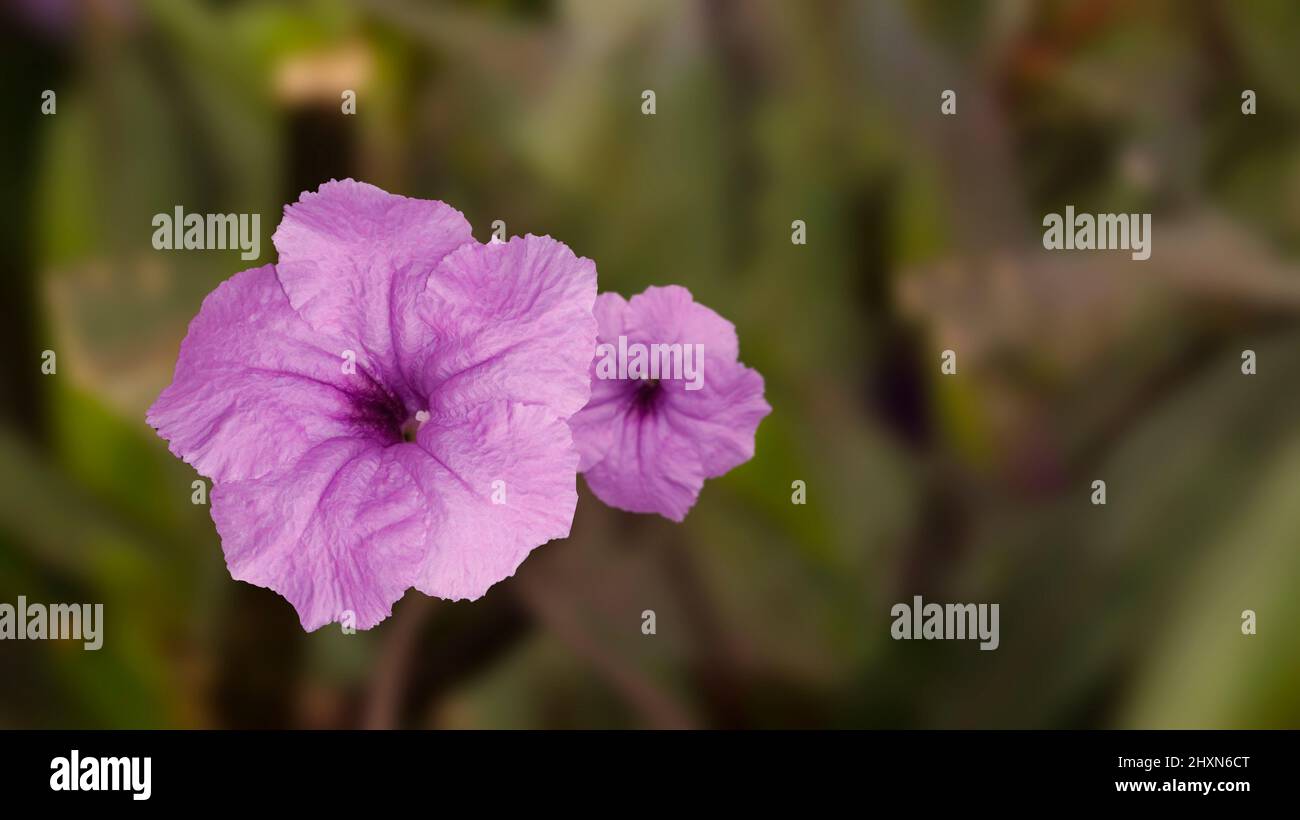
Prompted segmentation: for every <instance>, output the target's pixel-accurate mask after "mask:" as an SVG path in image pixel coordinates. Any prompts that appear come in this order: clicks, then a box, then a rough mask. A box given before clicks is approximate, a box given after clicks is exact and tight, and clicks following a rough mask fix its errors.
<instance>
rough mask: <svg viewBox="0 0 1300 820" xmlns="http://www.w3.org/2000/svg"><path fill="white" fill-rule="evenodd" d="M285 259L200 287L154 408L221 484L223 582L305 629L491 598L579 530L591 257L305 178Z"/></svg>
mask: <svg viewBox="0 0 1300 820" xmlns="http://www.w3.org/2000/svg"><path fill="white" fill-rule="evenodd" d="M274 242H275V246H276V249H277V251H278V252H279V262H278V263H277V264H275V265H265V266H263V267H260V268H254V269H252V270H247V271H244V272H243V273H240V274H237V275H235V276H234V277H232V278H231V279H229V280H228V281H226V282H224V283H223V284H222V285H221V286H220V287H218V288H217V289H216V290H215V291H214V292H213V293H211V294H209V295H208V297H207V298H206V299H205V300H204V302H203V306H202V308H201V309H200V311H199V315H198V316H197V317H196V318H195V319H194V320H193V322H191V324H190V328H189V333H188V335H187V336H186V338H185V340H184V342H183V343H182V344H181V350H180V355H179V358H178V360H177V363H176V373H175V378H174V380H173V382H172V384H171V385H170V386H169V387H167V388H166V389H165V390H164V391H163V392H162V395H160V396H159V397H158V400H157V401H156V402H155V403H154V405H153V407H151V408H150V409H149V411H148V415H147V420H148V422H149V424H150V425H151V426H153V427H154V428H155V429H156V430H157V431H158V433H159V435H161V436H162V437H163V438H165V439H167V441H168V443H169V446H170V448H171V450H172V452H173V453H175V454H176V455H177V456H179V457H180V458H182V459H184V460H185V461H186V462H188V463H190V464H192V465H193V466H194V467H195V468H196V469H197V470H198V471H199V472H200V473H202V474H203V475H206V476H208V477H210V478H211V479H212V480H213V483H214V487H213V492H212V518H213V520H214V522H215V523H216V527H217V530H218V532H219V533H220V535H221V541H222V548H223V550H224V552H225V556H226V562H227V564H228V566H229V568H230V573H231V575H232V576H233V577H234V578H236V579H238V580H242V581H247V582H249V583H252V584H256V585H258V586H263V587H268V588H270V589H272V590H275V591H276V592H278V593H279V594H280V595H283V596H284V597H285V598H286V599H288V601H289V602H290V603H292V604H293V606H294V607H295V608H296V609H297V611H298V616H299V619H300V620H301V622H302V625H303V627H304V628H305V629H307V630H314V629H316V628H318V627H320V626H323V625H325V624H327V623H330V622H333V621H346V620H348V618H349V616H350V617H351V618H353V619H355V621H354V622H355V625H356V626H357V627H358V628H361V629H366V628H369V627H371V626H374V625H375V624H377V623H379V622H380V621H381V620H383V619H384V618H386V617H387V616H388V615H389V614H391V611H392V605H393V603H394V602H395V601H396V600H398V599H399V598H401V597H402V595H403V594H404V593H405V591H406V590H407V589H408V588H409V587H415V588H416V589H418V590H420V591H421V592H423V593H425V594H427V595H434V596H438V597H441V598H449V599H460V598H470V599H473V598H477V597H479V596H481V595H483V594H484V593H485V592H486V591H487V589H488V587H490V586H492V584H494V583H496V582H497V581H500V580H502V579H503V578H506V577H509V576H510V575H511V574H513V573H514V571H515V569H516V568H517V567H518V566H519V564H520V563H521V562H522V561H523V560H524V558H526V557H527V555H528V553H529V552H530V551H531V550H532V549H534V548H535V547H537V546H539V545H540V544H543V543H545V542H547V541H549V540H551V539H555V538H563V537H566V536H567V535H568V534H569V529H570V526H571V525H572V521H573V512H574V508H575V506H576V504H577V493H576V468H577V461H578V458H577V453H576V452H575V450H574V448H573V444H572V438H571V435H570V432H569V429H568V426H567V424H566V420H567V419H568V418H569V417H570V416H571V415H572V414H573V413H574V412H576V411H577V410H578V409H579V408H581V407H582V406H583V405H584V404H585V403H586V401H587V398H588V394H589V389H590V386H589V380H588V365H589V362H590V361H591V355H592V353H591V351H592V346H593V344H594V339H595V320H594V319H593V317H592V312H591V311H592V305H593V302H594V301H595V297H596V270H595V265H594V264H593V263H592V262H591V260H588V259H582V258H578V257H576V256H574V254H573V253H572V252H571V251H570V250H569V249H568V248H567V247H566V246H565V245H563V244H561V243H559V242H556V241H554V240H552V239H550V238H549V237H536V236H527V237H523V238H519V237H515V238H513V239H511V240H510V241H509V242H506V243H500V244H492V245H483V244H479V243H477V242H475V241H474V240H473V238H472V237H471V234H470V226H469V223H468V222H466V220H465V218H464V216H463V215H462V214H461V213H460V212H459V211H457V210H455V209H454V208H451V207H450V206H448V205H445V204H443V203H441V202H434V201H427V200H419V199H408V198H406V197H401V196H394V195H391V194H388V193H386V192H384V191H382V190H380V189H379V188H376V187H374V186H371V185H366V184H363V183H358V182H354V181H352V180H345V181H343V182H333V181H332V182H329V183H327V184H325V185H323V186H321V188H320V191H319V192H318V193H305V194H304V195H303V196H302V197H301V199H300V200H299V201H298V203H297V204H295V205H292V206H289V207H287V208H286V209H285V216H284V220H283V221H282V222H281V223H280V226H279V229H278V230H277V231H276V233H275V236H274Z"/></svg>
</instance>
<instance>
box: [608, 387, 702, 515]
mask: <svg viewBox="0 0 1300 820" xmlns="http://www.w3.org/2000/svg"><path fill="white" fill-rule="evenodd" d="M613 429H614V441H613V444H612V445H611V446H610V448H609V450H608V451H607V452H606V453H605V457H604V458H603V459H601V460H600V462H599V463H597V464H595V465H593V466H592V467H591V468H590V469H589V470H587V471H586V472H585V473H583V475H584V477H585V478H586V479H587V486H588V487H590V488H591V491H592V492H593V493H595V494H596V497H597V498H599V499H600V500H601V501H603V502H605V503H606V504H608V505H609V506H611V507H617V508H618V509H620V510H627V511H628V512H636V513H659V514H660V515H662V516H664V517H666V518H671V519H672V520H673V521H682V520H683V519H684V518H686V513H688V512H690V509H691V507H693V506H694V505H695V500H696V498H698V497H699V494H700V488H701V487H703V486H704V478H705V476H704V470H703V468H702V466H701V464H700V459H699V455H698V454H697V452H696V446H695V444H696V443H695V442H694V441H692V440H690V439H687V438H685V437H683V436H681V435H680V434H679V433H678V432H677V431H676V430H675V429H673V426H672V424H671V423H670V421H669V419H668V418H667V417H666V416H664V415H663V414H659V413H655V412H653V411H644V410H643V409H642V408H639V407H637V406H636V405H634V404H629V405H625V406H624V412H622V413H620V414H619V415H618V417H617V418H615V419H614V421H613Z"/></svg>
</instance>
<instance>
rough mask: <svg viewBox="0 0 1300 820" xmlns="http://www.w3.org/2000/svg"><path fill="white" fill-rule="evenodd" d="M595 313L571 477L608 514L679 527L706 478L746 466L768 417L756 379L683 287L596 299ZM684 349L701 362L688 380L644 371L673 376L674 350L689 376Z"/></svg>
mask: <svg viewBox="0 0 1300 820" xmlns="http://www.w3.org/2000/svg"><path fill="white" fill-rule="evenodd" d="M595 314H596V322H597V325H598V331H597V343H598V345H599V347H598V355H597V356H596V357H595V358H594V359H593V360H592V364H591V377H592V382H591V401H590V402H589V403H588V404H587V406H586V407H585V408H583V409H582V411H581V412H579V413H578V414H577V415H575V416H574V417H573V418H572V419H570V421H569V426H570V427H571V428H572V429H573V440H574V444H576V445H577V447H578V452H579V454H580V456H581V460H580V462H579V465H578V469H579V470H580V471H581V472H582V473H583V475H584V476H585V477H586V480H587V486H588V487H590V488H591V491H592V492H593V493H595V494H596V497H597V498H599V499H600V500H601V501H604V502H605V503H606V504H608V505H610V506H611V507H617V508H619V509H622V510H628V511H630V512H638V513H659V514H660V515H663V516H665V517H667V518H670V519H672V520H674V521H682V520H683V519H684V518H685V517H686V513H687V512H689V511H690V509H691V507H692V506H694V504H695V501H696V499H697V498H698V497H699V494H700V489H701V487H703V485H704V480H705V479H706V478H714V477H717V476H720V475H722V474H724V473H726V472H727V471H729V470H731V469H732V468H734V467H736V466H737V465H740V464H743V463H745V462H746V461H748V460H749V459H750V458H752V457H753V455H754V433H755V431H756V430H757V429H758V424H759V422H760V421H762V419H763V417H765V416H766V415H767V414H768V413H770V412H771V410H772V408H771V407H769V406H768V404H767V402H766V401H765V400H764V399H763V377H762V376H761V375H759V374H758V372H757V371H755V370H752V369H750V368H748V367H745V366H744V365H742V364H741V363H740V362H739V361H737V356H738V353H739V344H738V342H737V340H736V328H735V326H734V325H732V324H731V322H728V321H727V320H726V319H724V318H722V317H721V316H719V315H718V314H717V313H714V312H713V311H712V310H710V309H709V308H707V307H705V306H704V305H701V304H697V303H696V302H695V301H694V299H693V298H692V297H691V292H690V291H688V290H687V289H686V288H683V287H679V286H676V285H673V286H669V287H652V288H649V289H647V290H646V291H645V292H644V293H641V294H639V295H637V296H633V297H632V298H631V300H624V299H623V297H622V296H620V295H618V294H617V293H602V294H600V295H599V296H598V297H597V298H596V307H595ZM620 337H622V338H621V339H620ZM656 345H658V346H660V347H658V348H655V347H654V346H656ZM674 346H676V347H674ZM625 350H626V351H632V354H631V355H628V354H624V353H623V352H622V351H625ZM693 350H700V351H702V353H703V361H702V363H697V365H698V367H697V368H696V369H697V370H698V373H696V374H690V375H693V376H694V377H695V378H687V377H686V374H683V373H681V372H670V373H665V372H663V369H659V370H658V371H657V373H656V374H651V373H650V372H649V371H648V369H647V367H648V363H654V362H656V361H660V362H662V363H663V364H664V366H665V368H666V369H667V370H680V369H681V368H680V367H672V366H671V365H672V364H674V363H675V361H674V357H677V356H678V355H679V354H678V351H681V353H680V358H681V359H682V360H684V361H685V362H686V364H687V366H688V367H689V365H690V359H691V354H692V351H693ZM669 352H671V353H672V356H670V355H669ZM614 355H617V356H618V358H619V359H620V360H621V361H620V362H619V363H618V367H619V369H618V373H617V374H615V372H614V364H612V362H613V360H612V359H611V358H610V357H611V356H614ZM637 355H639V356H640V357H641V358H642V359H643V360H644V361H643V363H642V364H641V365H640V366H639V367H638V366H637V363H636V361H635V358H634V357H635V356H637ZM627 359H632V361H625V360H627ZM652 375H655V376H657V377H651V376H652Z"/></svg>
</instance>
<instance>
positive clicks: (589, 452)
mask: <svg viewBox="0 0 1300 820" xmlns="http://www.w3.org/2000/svg"><path fill="white" fill-rule="evenodd" d="M627 307H628V306H627V300H626V299H624V298H623V297H622V296H620V295H618V294H617V293H609V292H606V293H601V294H599V295H598V296H596V304H595V307H593V308H592V315H593V316H595V318H596V337H597V339H599V340H600V341H602V342H603V341H606V340H609V339H617V338H618V336H619V334H620V333H623V332H624V328H625V325H626V321H627V320H626V314H627ZM596 362H597V360H596V359H594V358H593V359H592V362H591V367H590V368H589V375H590V379H591V398H590V399H589V400H588V401H587V404H586V406H585V407H583V408H582V409H581V410H579V411H578V412H577V413H575V414H574V416H573V417H572V418H570V419H569V427H570V428H571V429H572V430H573V444H574V446H575V447H577V448H578V470H579V471H580V472H582V471H586V470H588V469H589V468H591V467H592V466H593V465H595V464H596V463H598V462H599V461H600V460H601V459H602V458H604V457H605V453H606V452H608V451H609V448H610V447H611V446H612V445H613V443H614V432H615V429H616V425H615V422H616V421H617V419H618V417H619V416H621V415H622V414H623V413H624V412H626V410H627V407H626V404H627V403H628V402H630V401H631V400H632V393H633V391H635V389H636V384H635V383H634V382H632V381H630V380H626V379H624V380H619V379H601V378H597V377H596Z"/></svg>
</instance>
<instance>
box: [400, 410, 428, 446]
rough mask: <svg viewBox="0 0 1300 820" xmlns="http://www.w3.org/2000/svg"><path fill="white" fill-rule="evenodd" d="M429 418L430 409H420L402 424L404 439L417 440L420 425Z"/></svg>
mask: <svg viewBox="0 0 1300 820" xmlns="http://www.w3.org/2000/svg"><path fill="white" fill-rule="evenodd" d="M428 420H429V411H428V410H419V411H417V412H416V414H415V415H414V416H411V417H410V418H409V419H407V420H406V422H405V423H404V424H403V425H402V441H415V438H416V436H417V435H418V434H419V432H420V427H421V426H423V425H424V423H425V422H426V421H428Z"/></svg>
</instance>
